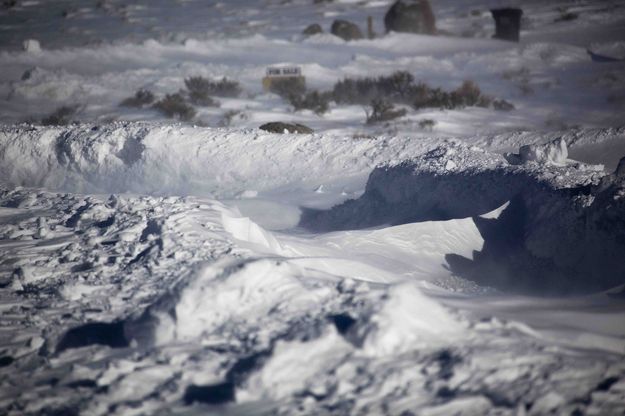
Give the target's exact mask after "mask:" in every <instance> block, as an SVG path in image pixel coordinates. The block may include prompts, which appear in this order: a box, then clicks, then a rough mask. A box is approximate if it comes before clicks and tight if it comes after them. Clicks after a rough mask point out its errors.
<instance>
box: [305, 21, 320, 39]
mask: <svg viewBox="0 0 625 416" xmlns="http://www.w3.org/2000/svg"><path fill="white" fill-rule="evenodd" d="M318 33H323V28H322V27H321V26H320V25H319V24H318V23H313V24H312V25H309V26H308V27H306V29H304V30H303V31H302V34H303V35H306V36H312V35H316V34H318Z"/></svg>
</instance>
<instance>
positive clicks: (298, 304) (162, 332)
mask: <svg viewBox="0 0 625 416" xmlns="http://www.w3.org/2000/svg"><path fill="white" fill-rule="evenodd" d="M301 273H302V272H301V270H300V269H299V268H298V267H296V266H293V265H292V264H289V263H286V262H280V261H273V260H258V261H249V262H246V263H242V264H233V265H226V267H224V269H223V270H220V269H219V268H216V267H214V266H212V267H211V266H209V267H207V268H206V269H204V270H202V271H200V272H199V274H198V276H197V277H196V278H195V279H194V281H193V282H192V283H191V284H190V285H189V286H187V287H186V288H184V290H183V291H182V292H181V293H180V295H179V298H178V301H177V304H176V306H175V313H174V316H175V317H176V318H175V319H176V322H175V324H174V323H173V322H171V321H167V319H162V318H165V316H164V315H165V314H164V315H163V316H159V319H160V320H161V322H160V326H161V327H160V328H158V331H157V335H156V338H157V340H158V341H164V340H166V339H167V338H169V337H171V336H173V337H175V338H176V339H193V338H196V337H198V336H201V335H202V334H203V333H206V334H210V333H211V332H212V331H214V330H217V329H219V332H220V334H223V333H224V331H227V330H228V328H229V327H231V328H232V329H233V330H236V331H242V330H243V328H245V327H247V326H251V327H256V326H262V325H263V323H262V320H264V319H269V321H268V322H270V321H272V320H273V322H274V323H276V318H277V317H285V319H286V317H288V318H293V317H295V316H297V315H299V314H301V313H305V312H306V311H309V310H311V309H314V308H316V307H318V305H319V304H320V302H321V301H323V300H324V298H325V297H326V296H327V295H328V294H327V293H324V292H323V291H322V290H321V289H314V288H307V287H306V286H305V285H304V284H303V283H302V282H301V281H300V279H299V276H300V275H301ZM270 315H271V316H272V317H271V318H270V317H269V316H270ZM279 320H280V319H277V321H279ZM170 324H174V325H175V326H174V327H169V325H170ZM276 324H277V323H276Z"/></svg>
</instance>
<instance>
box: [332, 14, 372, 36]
mask: <svg viewBox="0 0 625 416" xmlns="http://www.w3.org/2000/svg"><path fill="white" fill-rule="evenodd" d="M330 32H331V33H332V34H333V35H334V36H338V37H339V38H341V39H343V40H346V41H350V40H357V39H362V38H363V37H364V36H363V35H362V32H361V31H360V28H359V27H358V25H356V24H355V23H352V22H348V21H347V20H340V19H339V20H335V21H334V22H333V23H332V27H331V28H330Z"/></svg>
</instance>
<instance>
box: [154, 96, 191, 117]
mask: <svg viewBox="0 0 625 416" xmlns="http://www.w3.org/2000/svg"><path fill="white" fill-rule="evenodd" d="M154 108H155V109H157V110H158V111H160V112H161V113H163V114H164V115H165V116H167V117H169V118H177V119H179V120H182V121H189V120H191V119H192V118H193V117H195V109H194V108H193V107H192V106H190V105H189V104H187V102H186V101H185V99H184V97H183V96H182V94H180V93H176V94H167V95H166V96H165V98H163V99H161V100H159V101H157V102H156V103H155V104H154Z"/></svg>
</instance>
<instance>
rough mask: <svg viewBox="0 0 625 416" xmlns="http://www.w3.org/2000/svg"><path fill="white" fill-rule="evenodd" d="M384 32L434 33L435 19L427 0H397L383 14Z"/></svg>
mask: <svg viewBox="0 0 625 416" xmlns="http://www.w3.org/2000/svg"><path fill="white" fill-rule="evenodd" d="M384 26H385V27H386V32H390V31H393V32H409V33H421V34H426V35H434V34H436V19H435V17H434V12H432V7H431V6H430V2H429V1H428V0H397V1H396V2H395V3H394V4H393V5H392V6H391V8H390V9H389V10H388V12H386V15H385V16H384Z"/></svg>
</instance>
